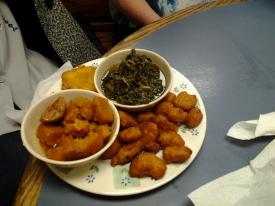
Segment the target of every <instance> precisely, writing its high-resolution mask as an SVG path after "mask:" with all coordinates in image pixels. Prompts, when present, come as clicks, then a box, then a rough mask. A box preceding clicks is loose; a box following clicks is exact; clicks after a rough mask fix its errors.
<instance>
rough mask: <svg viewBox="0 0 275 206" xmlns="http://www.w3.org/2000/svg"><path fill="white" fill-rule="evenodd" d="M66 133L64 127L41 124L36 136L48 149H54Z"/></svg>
mask: <svg viewBox="0 0 275 206" xmlns="http://www.w3.org/2000/svg"><path fill="white" fill-rule="evenodd" d="M63 133H64V128H63V127H62V126H56V125H49V124H40V125H39V127H38V129H37V131H36V135H37V137H38V138H39V140H40V142H41V143H42V144H43V145H45V146H47V147H54V146H55V145H57V144H58V143H59V141H60V138H61V136H62V135H63Z"/></svg>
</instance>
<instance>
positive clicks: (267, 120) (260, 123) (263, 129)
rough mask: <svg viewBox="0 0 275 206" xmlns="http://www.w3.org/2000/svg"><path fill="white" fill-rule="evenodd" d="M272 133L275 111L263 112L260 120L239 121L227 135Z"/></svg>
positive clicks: (245, 136)
mask: <svg viewBox="0 0 275 206" xmlns="http://www.w3.org/2000/svg"><path fill="white" fill-rule="evenodd" d="M272 135H275V112H271V113H267V114H261V115H260V116H259V119H258V120H247V121H240V122H237V123H236V124H234V125H233V126H232V127H231V128H230V129H229V131H228V133H227V136H230V137H233V138H236V139H240V140H250V139H254V138H257V137H262V136H272ZM274 205H275V203H274Z"/></svg>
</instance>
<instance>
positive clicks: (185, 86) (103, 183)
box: [48, 61, 206, 196]
mask: <svg viewBox="0 0 275 206" xmlns="http://www.w3.org/2000/svg"><path fill="white" fill-rule="evenodd" d="M98 63H99V62H98V61H93V62H89V63H87V64H86V65H94V66H96V65H97V64H98ZM173 74H174V83H173V87H172V88H173V89H172V91H173V92H174V93H179V92H181V91H187V92H188V93H190V94H195V95H196V96H197V98H198V104H197V107H199V108H200V109H201V111H202V113H203V115H204V116H203V120H202V122H201V124H200V125H199V126H198V127H197V128H194V129H187V128H185V127H184V125H182V126H181V127H180V128H179V134H181V136H182V137H183V139H184V141H185V144H186V146H188V147H189V148H190V149H192V151H193V153H192V155H191V157H190V158H189V159H188V161H186V162H185V163H181V164H169V165H167V170H166V173H165V175H164V177H163V178H161V179H159V180H154V179H152V178H149V177H148V178H147V177H146V178H132V177H130V176H129V174H128V170H129V164H127V165H124V166H116V167H112V166H111V165H110V160H97V161H96V162H93V163H92V164H89V165H86V166H82V167H79V168H74V169H60V168H57V167H54V166H51V165H48V166H49V168H50V169H51V170H52V172H53V173H55V174H56V175H57V176H58V177H59V178H61V179H62V180H64V181H65V182H67V183H68V184H70V185H72V186H74V187H76V188H78V189H80V190H83V191H86V192H90V193H94V194H100V195H108V196H126V195H133V194H138V193H143V192H146V191H149V190H152V189H155V188H158V187H160V186H162V185H164V184H166V183H168V182H169V181H171V180H172V179H174V178H175V177H177V176H178V175H180V174H181V173H182V172H183V171H184V170H185V169H186V168H187V167H188V166H189V165H190V164H191V163H192V162H193V161H194V159H195V157H196V156H197V154H198V152H199V150H200V149H201V146H202V144H203V141H204V138H205V132H206V112H205V107H204V104H203V101H202V99H201V96H200V94H199V93H198V91H197V90H196V89H195V87H194V86H193V85H192V83H191V82H190V81H189V80H188V79H187V78H185V77H184V76H183V75H182V74H181V73H179V72H178V71H176V70H175V69H173ZM60 86H61V80H60V81H58V82H56V84H55V85H53V87H52V88H51V90H50V93H54V92H55V91H57V90H60ZM160 155H161V153H160Z"/></svg>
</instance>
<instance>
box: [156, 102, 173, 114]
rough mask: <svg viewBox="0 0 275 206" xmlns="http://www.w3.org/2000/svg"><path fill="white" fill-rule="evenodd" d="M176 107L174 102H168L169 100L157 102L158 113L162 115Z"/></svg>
mask: <svg viewBox="0 0 275 206" xmlns="http://www.w3.org/2000/svg"><path fill="white" fill-rule="evenodd" d="M173 108H174V105H173V103H171V102H167V101H162V102H160V103H158V104H157V106H156V113H157V114H162V115H165V116H166V115H167V114H169V113H170V111H171V110H172V109H173Z"/></svg>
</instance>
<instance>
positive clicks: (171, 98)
mask: <svg viewBox="0 0 275 206" xmlns="http://www.w3.org/2000/svg"><path fill="white" fill-rule="evenodd" d="M175 98H176V95H175V94H174V93H173V92H168V94H167V95H166V96H165V97H164V98H163V101H166V102H173V101H174V100H175Z"/></svg>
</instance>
